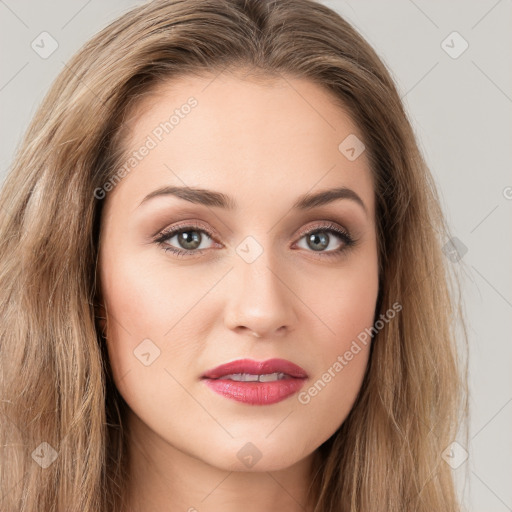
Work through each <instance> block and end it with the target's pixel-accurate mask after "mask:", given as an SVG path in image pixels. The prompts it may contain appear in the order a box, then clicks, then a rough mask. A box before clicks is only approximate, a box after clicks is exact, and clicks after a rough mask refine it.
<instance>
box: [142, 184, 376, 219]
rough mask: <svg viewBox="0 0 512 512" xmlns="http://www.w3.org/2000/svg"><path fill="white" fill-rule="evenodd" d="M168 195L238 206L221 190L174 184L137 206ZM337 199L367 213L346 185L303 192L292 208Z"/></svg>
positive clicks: (193, 200) (146, 198)
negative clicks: (348, 202)
mask: <svg viewBox="0 0 512 512" xmlns="http://www.w3.org/2000/svg"><path fill="white" fill-rule="evenodd" d="M169 195H170V196H174V197H178V198H180V199H184V200H185V201H189V202H191V203H195V204H201V205H204V206H212V207H216V208H224V209H226V210H236V209H237V207H238V206H237V203H236V201H235V200H234V199H233V198H232V197H230V196H228V195H226V194H223V193H222V192H215V191H213V190H206V189H203V188H193V187H175V186H165V187H161V188H158V189H156V190H153V192H150V193H149V194H148V195H147V196H146V197H145V198H144V199H143V200H142V201H141V202H140V204H139V206H141V205H142V204H143V203H145V202H147V201H149V200H150V199H153V198H154V197H159V196H169ZM338 199H349V200H351V201H354V202H355V203H357V204H358V205H359V206H361V207H362V209H363V210H364V212H365V213H366V215H368V210H367V208H366V205H365V204H364V202H363V200H362V199H361V198H360V197H359V195H358V194H357V193H356V192H355V191H354V190H352V189H351V188H347V187H337V188H331V189H327V190H321V191H320V192H315V193H307V194H304V195H303V196H300V197H299V198H298V199H297V201H296V202H295V203H294V204H293V206H292V209H294V210H311V209H313V208H317V207H319V206H324V205H326V204H329V203H332V202H333V201H336V200H338Z"/></svg>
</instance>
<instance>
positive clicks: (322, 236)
mask: <svg viewBox="0 0 512 512" xmlns="http://www.w3.org/2000/svg"><path fill="white" fill-rule="evenodd" d="M173 239H175V240H174V242H173ZM208 239H210V240H212V241H213V234H212V233H211V232H210V231H208V230H207V229H205V228H203V227H200V226H199V225H195V224H189V225H185V226H175V227H173V228H170V229H166V230H164V231H162V232H160V233H159V235H158V237H157V238H156V239H155V243H157V244H158V245H160V246H162V248H163V249H164V250H165V251H171V252H172V253H174V254H175V255H176V256H178V257H183V256H187V255H197V254H202V253H203V252H204V251H205V250H206V249H208V248H209V247H208ZM302 239H305V243H306V246H305V247H304V246H302V247H301V246H300V245H298V246H299V247H300V248H301V249H310V251H309V252H315V253H319V255H320V257H328V258H329V257H336V256H339V255H340V254H341V253H343V252H344V251H346V250H348V249H349V248H350V247H352V246H353V245H354V244H355V243H356V241H355V240H354V239H353V238H352V237H351V236H350V235H349V233H348V232H346V231H344V230H343V229H342V228H340V227H338V226H337V225H336V224H332V223H329V224H327V225H324V226H320V227H317V228H315V229H312V230H309V231H306V232H305V233H303V234H301V236H300V238H299V242H300V241H301V240H302ZM336 239H338V240H341V243H338V244H337V246H335V247H332V245H333V241H334V240H336ZM173 244H174V245H173ZM205 244H206V247H205ZM176 245H177V247H176ZM219 245H220V244H219ZM326 249H327V250H326Z"/></svg>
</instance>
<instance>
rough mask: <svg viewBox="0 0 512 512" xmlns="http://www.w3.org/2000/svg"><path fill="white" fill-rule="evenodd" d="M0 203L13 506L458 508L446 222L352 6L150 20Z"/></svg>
mask: <svg viewBox="0 0 512 512" xmlns="http://www.w3.org/2000/svg"><path fill="white" fill-rule="evenodd" d="M0 206H1V207H2V208H1V209H0V211H1V214H0V230H1V231H0V233H1V238H2V249H1V261H2V270H1V286H0V289H1V294H2V301H1V308H2V309H1V311H2V324H1V325H2V327H1V329H2V332H1V337H0V349H1V354H2V359H1V374H0V385H1V394H2V397H3V399H2V427H1V429H0V432H1V442H2V445H3V446H4V450H5V455H4V461H7V462H6V463H4V464H3V465H2V470H1V480H0V481H1V487H0V489H1V493H2V500H3V501H2V507H1V508H2V510H24V511H29V510H30V511H32V510H38V511H42V510H48V511H49V510H66V511H71V510H77V511H78V510H80V511H84V510H91V511H93V510H94V511H98V510H101V511H128V510H130V511H134V512H135V511H137V512H138V511H140V512H145V511H147V510H159V511H164V510H189V511H193V510H201V511H206V510H210V511H214V510H223V511H225V512H226V511H230V510H235V509H239V508H240V507H241V506H243V507H244V509H246V510H274V509H280V510H283V509H284V510H290V511H295V510H307V511H315V512H320V511H321V512H325V511H329V512H331V511H332V512H334V511H340V512H341V511H342V512H348V511H352V512H355V511H360V512H362V511H372V512H374V511H386V512H391V511H396V512H398V511H401V512H402V511H403V512H405V511H407V512H410V511H412V510H414V511H417V512H420V511H425V512H427V511H429V512H431V511H432V510H443V511H450V512H451V511H456V510H459V505H458V503H457V499H456V496H455V490H454V484H453V481H452V475H451V468H450V466H449V465H448V464H446V463H445V462H444V460H443V457H442V454H443V451H444V450H446V449H447V447H449V446H450V444H451V443H452V441H454V438H455V434H456V433H457V429H458V426H459V420H460V419H461V418H460V414H461V412H462V413H464V411H465V410H466V406H465V402H464V398H465V395H464V392H465V389H466V381H465V368H462V367H461V365H459V363H458V356H457V352H456V344H455V337H454V325H453V323H454V320H455V319H457V317H458V315H459V313H460V311H459V303H458V302H457V301H455V299H454V297H453V295H452V294H451V293H450V292H451V285H452V278H453V277H454V276H451V275H450V274H449V273H448V268H447V267H446V264H445V261H446V260H445V258H444V257H443V254H442V251H441V244H443V243H444V242H445V240H446V237H447V236H448V228H447V226H446V223H445V220H444V217H443V214H442V211H441V208H440V206H439V201H438V197H437V194H436V189H435V185H434V183H433V181H432V177H431V175H430V173H429V171H428V169H427V167H426V165H425V163H424V161H423V159H422V156H421V154H420V152H419V150H418V147H417V144H416V141H415V139H414V135H413V131H412V129H411V126H410V124H409V121H408V120H407V117H406V114H405V112H404V109H403V107H402V104H401V102H400V98H399V95H398V94H397V91H396V88H395V86H394V84H393V82H392V80H391V78H390V75H389V73H388V71H387V70H386V68H385V66H384V65H383V63H382V62H381V61H380V60H379V58H378V57H377V55H376V54H375V52H374V51H373V50H372V49H371V48H370V47H369V45H368V44H367V43H366V42H365V41H364V40H363V39H362V38H361V36H360V35H359V34H358V33H357V32H356V31H355V30H354V29H353V28H352V27H351V26H350V25H349V24H348V23H347V22H346V21H344V20H343V19H342V18H341V17H340V16H339V15H337V14H336V13H335V12H333V11H331V10H330V9H328V8H327V7H325V6H322V5H320V4H317V3H314V2H312V1H309V0H295V1H293V2H292V1H288V0H284V1H283V0H280V1H267V2H262V1H256V0H251V1H247V0H245V1H241V0H215V1H213V0H212V1H204V0H183V1H177V0H174V1H173V0H155V1H153V2H150V3H148V4H146V5H144V6H140V7H137V8H135V9H133V10H132V11H130V12H128V13H127V14H125V15H123V16H122V17H120V18H119V19H118V20H116V21H115V22H113V23H112V24H111V25H109V26H108V27H107V28H105V29H104V30H103V31H101V32H100V33H99V34H98V35H96V36H95V37H94V38H93V39H91V40H90V41H89V42H88V43H87V44H86V45H85V46H84V47H83V48H82V49H81V50H80V51H79V52H78V54H77V55H76V56H75V57H74V58H73V59H72V60H71V62H70V63H69V64H68V65H67V66H66V67H65V69H64V70H63V71H62V73H61V75H60V76H59V77H58V79H57V80H56V82H55V83H54V84H53V86H52V88H51V90H50V92H49V94H48V96H47V97H46V99H45V100H44V102H43V104H42V105H41V107H40V109H39V111H38V112H37V114H36V116H35V118H34V120H33V122H32V124H31V126H30V127H29V129H28V131H27V134H26V136H25V140H24V143H23V145H22V147H21V148H20V150H19V152H18V154H17V156H16V159H15V164H14V166H13V168H12V170H11V172H10V174H9V176H8V177H7V179H6V181H5V183H4V186H3V190H2V194H1V196H0ZM453 281H455V280H453Z"/></svg>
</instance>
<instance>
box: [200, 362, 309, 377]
mask: <svg viewBox="0 0 512 512" xmlns="http://www.w3.org/2000/svg"><path fill="white" fill-rule="evenodd" d="M234 373H248V374H251V375H262V374H268V373H285V374H286V375H289V376H290V377H295V378H299V379H303V378H306V377H307V376H308V375H307V373H306V371H305V370H304V368H301V367H300V366H298V365H296V364H294V363H292V362H291V361H287V360H286V359H267V360H266V361H254V360H253V359H237V360H236V361H231V362H230V363H225V364H221V365H220V366H217V367H215V368H212V369H211V370H208V371H207V372H205V373H203V375H201V378H203V379H205V378H207V379H218V378H219V377H224V376H225V375H231V374H234Z"/></svg>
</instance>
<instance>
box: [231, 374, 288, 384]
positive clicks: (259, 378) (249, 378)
mask: <svg viewBox="0 0 512 512" xmlns="http://www.w3.org/2000/svg"><path fill="white" fill-rule="evenodd" d="M222 378H223V379H229V380H236V381H238V382H272V381H275V380H282V379H286V378H287V375H286V374H285V373H281V372H279V373H269V374H262V375H253V374H250V373H232V374H230V375H225V376H224V377H222Z"/></svg>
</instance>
